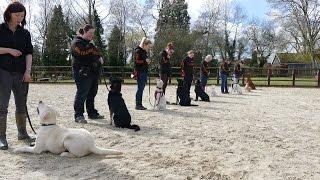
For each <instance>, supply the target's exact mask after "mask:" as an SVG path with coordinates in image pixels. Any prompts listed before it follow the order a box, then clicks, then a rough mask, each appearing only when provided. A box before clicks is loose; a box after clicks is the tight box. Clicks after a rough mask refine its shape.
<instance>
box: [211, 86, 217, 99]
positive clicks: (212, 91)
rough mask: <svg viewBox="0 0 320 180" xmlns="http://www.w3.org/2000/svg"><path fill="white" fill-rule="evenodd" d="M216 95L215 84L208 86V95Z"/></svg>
mask: <svg viewBox="0 0 320 180" xmlns="http://www.w3.org/2000/svg"><path fill="white" fill-rule="evenodd" d="M216 95H217V92H216V86H215V85H211V86H210V96H211V97H215V96H216Z"/></svg>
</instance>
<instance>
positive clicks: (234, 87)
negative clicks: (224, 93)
mask: <svg viewBox="0 0 320 180" xmlns="http://www.w3.org/2000/svg"><path fill="white" fill-rule="evenodd" d="M231 93H234V94H242V90H241V87H240V85H239V79H238V78H236V77H232V84H231Z"/></svg>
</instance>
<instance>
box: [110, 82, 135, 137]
mask: <svg viewBox="0 0 320 180" xmlns="http://www.w3.org/2000/svg"><path fill="white" fill-rule="evenodd" d="M122 82H123V81H122V79H120V78H116V77H111V78H110V84H111V86H110V89H111V90H110V91H109V94H108V105H109V111H110V121H111V122H110V124H111V125H112V121H114V124H115V126H116V127H119V128H129V129H134V130H135V131H139V130H140V127H139V126H138V125H131V115H130V113H129V111H128V108H127V106H126V104H125V102H124V99H123V98H122V94H121V84H122Z"/></svg>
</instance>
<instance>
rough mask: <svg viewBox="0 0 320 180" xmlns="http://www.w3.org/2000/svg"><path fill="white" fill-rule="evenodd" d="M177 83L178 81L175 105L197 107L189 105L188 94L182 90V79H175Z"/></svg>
mask: <svg viewBox="0 0 320 180" xmlns="http://www.w3.org/2000/svg"><path fill="white" fill-rule="evenodd" d="M177 81H178V88H177V94H176V100H177V104H180V106H197V105H194V104H191V98H190V94H188V92H187V89H186V88H184V83H183V79H177Z"/></svg>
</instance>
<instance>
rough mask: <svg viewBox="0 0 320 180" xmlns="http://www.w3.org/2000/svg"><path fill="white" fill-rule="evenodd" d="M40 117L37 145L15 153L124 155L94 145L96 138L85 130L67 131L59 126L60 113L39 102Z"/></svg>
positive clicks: (16, 150) (72, 155) (21, 148)
mask: <svg viewBox="0 0 320 180" xmlns="http://www.w3.org/2000/svg"><path fill="white" fill-rule="evenodd" d="M37 111H38V114H39V116H40V123H41V127H40V129H39V132H38V135H37V138H36V143H35V145H34V146H33V147H20V148H16V149H14V152H15V153H24V152H29V153H35V154H40V153H42V152H46V151H49V152H51V153H54V154H60V156H63V157H70V158H73V157H83V156H86V155H89V154H91V153H93V154H98V155H122V154H123V153H122V152H120V151H117V150H112V149H103V148H99V147H97V146H96V145H95V143H94V138H93V136H92V135H91V134H90V132H89V131H87V130H85V129H67V128H63V127H60V126H58V125H57V124H56V123H57V119H56V117H57V115H58V113H57V112H56V111H55V110H54V109H52V108H51V107H49V106H47V105H45V104H44V103H43V102H42V101H40V102H39V105H38V108H37Z"/></svg>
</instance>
